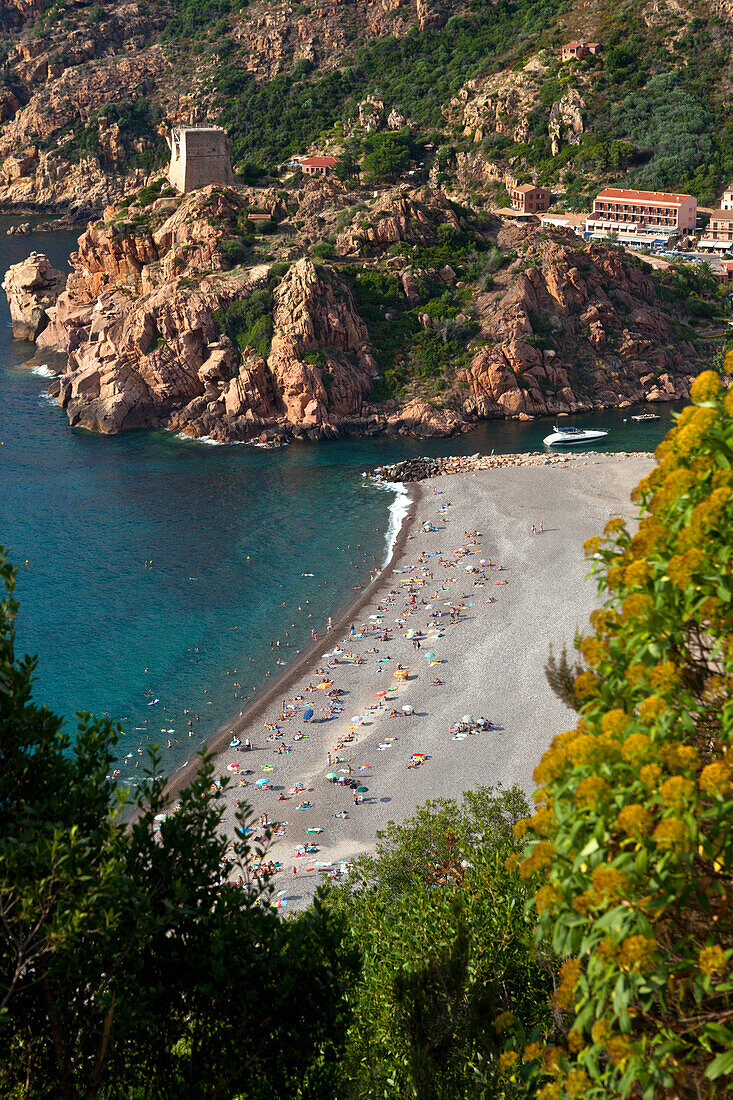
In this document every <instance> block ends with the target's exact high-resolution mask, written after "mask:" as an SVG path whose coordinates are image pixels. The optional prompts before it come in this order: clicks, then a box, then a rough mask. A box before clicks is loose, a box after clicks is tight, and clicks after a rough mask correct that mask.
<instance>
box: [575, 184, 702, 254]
mask: <svg viewBox="0 0 733 1100" xmlns="http://www.w3.org/2000/svg"><path fill="white" fill-rule="evenodd" d="M696 224H697V199H696V198H695V197H694V196H693V195H672V194H668V193H667V192H666V191H625V190H623V189H622V188H616V187H606V188H605V189H604V190H603V191H601V193H600V195H597V196H596V199H595V201H594V203H593V213H592V214H589V215H588V217H587V218H586V222H585V229H586V234H587V235H588V236H590V237H591V238H592V239H593V240H597V241H598V240H604V239H606V238H607V237H609V236H610V235H611V234H614V235H615V236H616V237H617V239H618V240H619V241H620V242H621V244H628V245H638V246H639V247H641V246H642V245H654V244H667V242H668V241H669V239H670V237H675V236H684V234H686V233H694V231H695V225H696Z"/></svg>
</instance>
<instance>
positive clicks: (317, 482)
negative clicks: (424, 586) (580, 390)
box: [0, 218, 670, 778]
mask: <svg viewBox="0 0 733 1100" xmlns="http://www.w3.org/2000/svg"><path fill="white" fill-rule="evenodd" d="M8 224H9V220H8V219H2V218H0V273H4V272H5V270H6V268H7V267H8V266H9V265H10V264H11V263H15V262H17V261H18V260H19V259H22V258H23V257H24V256H26V255H27V254H28V253H29V252H30V251H31V250H33V249H35V250H37V251H43V252H46V254H47V255H48V256H49V258H50V259H51V260H52V262H53V263H54V264H56V266H59V267H62V268H65V267H66V258H67V256H68V254H69V252H70V251H71V250H72V248H73V247H74V244H75V237H74V235H72V234H37V235H32V236H30V237H18V236H11V237H7V236H5V228H6V227H7V225H8ZM0 299H1V300H0V442H1V443H2V445H1V446H0V543H2V544H3V545H4V546H5V547H6V548H8V549H9V551H10V553H11V555H12V558H13V561H14V562H15V563H16V564H17V565H18V566H19V578H18V587H17V595H18V597H19V598H20V600H21V615H20V619H19V622H18V633H19V641H20V646H21V647H22V648H23V649H25V650H27V651H29V652H31V653H38V654H39V668H38V683H37V689H36V692H37V697H38V698H39V700H41V701H43V702H46V703H48V704H49V705H50V706H51V707H53V708H54V709H55V710H57V711H58V712H59V713H61V714H62V715H64V716H65V717H66V718H67V719H69V720H73V716H74V714H75V712H76V711H77V710H82V709H83V710H92V711H95V712H98V713H102V712H107V713H109V714H111V715H112V716H114V717H115V718H118V719H121V720H123V721H124V723H125V729H126V733H125V736H124V738H123V741H122V744H121V748H120V756H121V758H123V757H124V756H125V754H127V753H129V752H133V751H134V749H135V748H136V747H137V745H138V743H139V741H140V740H141V739H145V738H146V737H147V734H148V733H150V735H151V740H152V741H153V742H157V743H159V744H160V745H161V746H162V748H163V750H164V758H165V762H166V764H167V765H168V766H169V767H171V768H172V767H174V766H175V765H176V764H177V763H180V762H181V761H182V760H184V759H185V758H186V757H187V756H188V755H189V753H190V751H191V748H192V747H193V746H195V745H198V744H199V743H200V741H202V740H203V739H205V738H206V737H208V736H210V735H211V734H212V733H213V732H214V731H215V730H216V729H217V728H218V727H219V726H220V725H221V724H222V723H223V722H224V721H226V720H227V719H229V718H231V717H232V716H233V715H235V714H237V713H238V712H239V711H240V710H241V709H242V708H243V707H244V706H245V703H246V700H248V699H251V698H252V696H253V688H258V690H260V691H261V690H262V689H263V687H264V686H265V685H266V684H267V671H268V670H271V674H272V675H275V674H277V672H279V671H282V668H281V667H278V666H277V664H276V663H275V662H276V660H277V656H278V654H277V653H275V652H274V650H273V647H272V646H271V643H274V642H275V640H276V639H278V638H279V639H280V641H281V646H280V650H279V651H278V652H279V654H280V655H281V659H283V660H284V661H286V662H288V661H289V660H292V659H293V657H294V655H295V651H296V650H298V649H301V648H303V647H304V646H305V645H306V644H307V643H308V642H309V641H310V635H311V629H315V630H317V631H318V632H319V633H320V632H321V631H322V630H323V628H324V624H325V619H326V617H327V616H328V615H329V614H333V615H336V614H337V613H338V611H339V610H340V609H341V610H343V609H345V607H346V606H347V605H348V603H349V602H350V601H351V600H352V599H353V597H354V586H355V585H358V584H360V583H362V582H364V581H365V580H368V575H369V571H370V569H372V568H374V566H375V564H381V563H382V562H383V560H384V558H385V553H386V545H387V542H386V540H387V532H388V529H389V526H390V511H389V510H390V506H392V505H393V504H394V501H395V493H394V492H393V491H389V490H387V489H384V488H376V487H374V486H373V485H371V484H368V483H365V481H364V479H363V478H362V476H361V475H362V471H364V470H368V469H370V468H371V467H373V466H375V465H379V464H381V463H383V462H390V461H394V460H396V459H398V458H401V457H405V456H407V455H409V454H456V453H464V454H471V453H473V452H475V451H479V450H482V451H483V450H491V449H492V448H495V449H496V451H497V452H512V451H528V450H537V449H539V448H540V447H541V445H542V444H541V440H542V437H543V435H545V434H547V431H548V428H549V427H550V426H551V425H549V424H548V422H547V421H544V422H539V421H538V422H530V423H518V422H491V423H488V424H486V425H484V426H482V427H481V429H480V430H478V431H476V432H474V433H472V434H471V435H469V436H464V437H462V438H456V439H449V440H441V441H436V442H432V443H431V442H425V441H419V440H401V439H400V440H369V441H366V440H365V441H350V442H344V443H331V444H320V445H312V446H305V445H298V446H292V447H289V448H286V449H281V450H271V451H265V450H259V449H256V448H253V447H245V446H231V447H212V446H207V445H205V444H200V443H192V442H187V441H183V440H181V439H178V438H176V437H174V436H172V435H168V434H166V433H159V432H148V433H135V434H130V435H124V436H118V437H113V438H102V437H97V436H92V435H89V434H88V433H86V432H83V431H78V430H71V429H70V428H69V426H68V422H67V420H66V416H65V414H64V413H63V412H62V411H61V410H60V409H58V408H57V407H56V406H55V405H54V404H51V403H49V401H48V400H47V399H46V398H45V397H44V393H45V388H46V386H47V384H48V382H47V379H45V378H44V377H42V376H40V375H39V374H37V373H35V374H34V373H32V371H31V370H29V369H28V368H27V367H23V366H22V363H23V362H24V360H26V359H27V358H28V357H29V356H30V354H32V352H33V347H32V345H30V344H23V343H19V342H17V341H14V340H13V338H12V331H11V329H10V319H9V314H8V311H7V304H6V302H5V296H4V294H2V293H0ZM630 411H633V410H630ZM659 411H661V412H662V420H661V422H657V423H654V424H651V425H647V426H636V425H633V424H631V422H627V423H623V420H624V417H628V415H629V411H624V412H623V413H620V412H612V411H611V412H608V413H604V414H597V415H594V416H587V417H576V418H575V419H574V421H573V422H574V423H577V424H580V425H583V424H588V425H591V424H592V425H593V426H600V427H607V428H611V429H612V430H613V433H612V435H611V436H609V439H608V442H607V443H606V444H605V445H604V447H603V449H604V450H612V449H615V450H641V449H651V448H653V447H654V446H655V445H656V443H657V442H658V441H659V440H660V439H661V437H662V435H663V434H664V432H665V431H666V430H667V428H668V427H669V425H670V409H669V408H667V407H661V408H660V410H659ZM310 574H312V576H310ZM286 632H287V634H286ZM236 685H241V686H240V687H237V686H236ZM245 697H246V699H245ZM153 699H158V700H159V702H158V703H156V704H155V705H154V706H148V703H149V702H150V701H151V700H153ZM184 709H185V710H187V711H189V714H188V715H186V714H184ZM196 715H198V720H197V719H196V717H195V716H196ZM189 719H190V720H191V721H193V723H194V730H195V737H194V738H193V739H189V736H188V730H189V726H188V723H189ZM169 730H173V731H174V732H173V733H169V732H163V731H169ZM175 738H177V739H178V741H175V740H174V739H175ZM169 739H170V740H171V741H172V742H173V744H172V747H171V749H170V750H168V749H167V742H168V740H169ZM135 759H137V757H135ZM122 774H123V777H125V778H126V777H129V778H134V771H133V770H131V769H130V767H129V766H128V767H125V766H124V765H122Z"/></svg>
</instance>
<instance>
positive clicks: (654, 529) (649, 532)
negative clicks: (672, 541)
mask: <svg viewBox="0 0 733 1100" xmlns="http://www.w3.org/2000/svg"><path fill="white" fill-rule="evenodd" d="M664 537H665V530H664V527H663V526H662V524H661V523H658V522H657V521H656V520H654V519H650V518H646V519H643V520H642V521H641V523H640V524H639V530H638V531H637V532H636V534H635V535H634V537H633V539H632V540H631V543H630V544H629V545H630V549H631V552H632V554H633V555H634V557H635V558H643V557H646V555H647V554H649V553H651V551H652V550H654V548H655V547H656V546H657V544H658V543H661V542H662V541H663V540H664Z"/></svg>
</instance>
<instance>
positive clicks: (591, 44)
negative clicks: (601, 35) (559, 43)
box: [565, 41, 600, 50]
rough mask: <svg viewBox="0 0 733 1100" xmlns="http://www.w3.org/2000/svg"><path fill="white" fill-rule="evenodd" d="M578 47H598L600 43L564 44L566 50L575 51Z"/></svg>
mask: <svg viewBox="0 0 733 1100" xmlns="http://www.w3.org/2000/svg"><path fill="white" fill-rule="evenodd" d="M578 46H600V42H575V41H573V42H566V44H565V49H566V50H576V49H577V48H578Z"/></svg>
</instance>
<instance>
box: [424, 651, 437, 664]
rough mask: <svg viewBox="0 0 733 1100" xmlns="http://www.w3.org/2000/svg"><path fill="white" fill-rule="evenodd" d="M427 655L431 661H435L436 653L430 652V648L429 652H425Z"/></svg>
mask: <svg viewBox="0 0 733 1100" xmlns="http://www.w3.org/2000/svg"><path fill="white" fill-rule="evenodd" d="M425 656H426V657H427V658H428V660H430V661H434V660H435V654H434V653H431V652H430V650H428V652H427V653H426V654H425Z"/></svg>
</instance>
